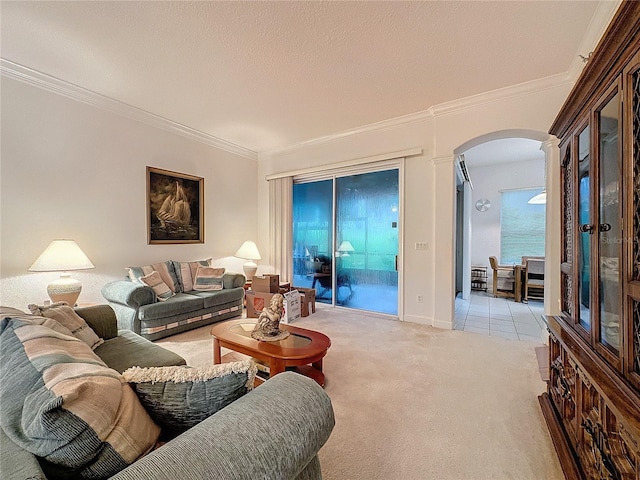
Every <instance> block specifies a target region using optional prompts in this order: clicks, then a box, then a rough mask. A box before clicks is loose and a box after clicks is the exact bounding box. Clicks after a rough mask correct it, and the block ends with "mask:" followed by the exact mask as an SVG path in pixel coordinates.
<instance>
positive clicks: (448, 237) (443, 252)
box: [431, 155, 456, 330]
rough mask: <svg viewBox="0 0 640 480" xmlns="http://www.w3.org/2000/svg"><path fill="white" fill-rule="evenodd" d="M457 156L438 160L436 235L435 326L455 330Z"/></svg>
mask: <svg viewBox="0 0 640 480" xmlns="http://www.w3.org/2000/svg"><path fill="white" fill-rule="evenodd" d="M454 160H455V156H454V155H451V156H444V157H436V158H434V159H433V160H432V161H433V165H434V169H435V182H434V192H433V194H434V205H435V222H434V232H433V249H432V251H431V258H432V259H433V271H434V272H435V276H436V278H437V281H436V282H434V295H433V298H434V306H433V307H434V308H433V326H434V327H437V328H444V329H449V330H452V329H453V318H454V313H455V293H456V288H455V255H456V252H455V240H454V239H455V227H456V214H455V212H456V177H455V175H456V174H455V163H454Z"/></svg>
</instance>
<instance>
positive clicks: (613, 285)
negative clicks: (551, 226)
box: [540, 1, 640, 480]
mask: <svg viewBox="0 0 640 480" xmlns="http://www.w3.org/2000/svg"><path fill="white" fill-rule="evenodd" d="M550 133H552V134H554V135H556V136H557V137H558V138H559V139H560V158H561V162H562V164H561V177H562V178H561V184H562V195H561V208H562V228H561V309H562V314H561V315H558V316H553V317H547V319H546V320H547V322H548V325H549V332H550V349H549V350H550V372H549V378H550V380H549V383H548V391H547V392H546V393H545V394H543V395H542V396H541V397H540V403H541V406H542V410H543V413H544V415H545V419H546V420H547V424H548V425H549V430H550V432H551V434H552V437H553V440H554V444H555V445H556V449H557V451H558V455H559V457H560V461H561V463H562V465H563V468H564V470H565V475H566V476H567V478H588V479H624V480H640V2H635V1H629V2H623V3H622V4H621V6H620V8H619V10H618V12H617V14H616V16H615V17H614V19H613V20H612V22H611V24H610V26H609V28H608V30H607V32H606V33H605V35H604V37H603V39H602V40H601V41H600V43H599V45H598V47H597V49H596V51H595V52H594V53H593V55H592V56H591V58H590V60H589V63H588V64H587V66H586V67H585V69H584V71H583V73H582V75H581V76H580V78H579V79H578V81H577V83H576V85H575V87H574V88H573V90H572V92H571V94H570V96H569V98H568V99H567V101H566V102H565V104H564V106H563V108H562V110H561V111H560V113H559V114H558V117H557V118H556V120H555V122H554V123H553V125H552V127H551V130H550Z"/></svg>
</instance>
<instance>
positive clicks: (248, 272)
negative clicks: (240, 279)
mask: <svg viewBox="0 0 640 480" xmlns="http://www.w3.org/2000/svg"><path fill="white" fill-rule="evenodd" d="M242 270H244V276H245V277H247V281H248V282H249V281H251V280H253V277H254V276H255V274H256V272H257V271H258V265H257V264H256V262H252V261H251V260H249V261H248V262H247V263H245V264H244V265H243V266H242Z"/></svg>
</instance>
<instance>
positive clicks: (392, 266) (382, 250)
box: [293, 169, 399, 315]
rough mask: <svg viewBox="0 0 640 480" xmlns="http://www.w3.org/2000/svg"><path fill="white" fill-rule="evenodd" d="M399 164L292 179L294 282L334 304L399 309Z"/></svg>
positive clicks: (395, 311) (390, 311)
mask: <svg viewBox="0 0 640 480" xmlns="http://www.w3.org/2000/svg"><path fill="white" fill-rule="evenodd" d="M398 192H399V175H398V169H391V170H384V171H378V172H371V173H360V174H356V175H346V176H334V177H333V178H332V179H331V180H322V181H314V182H308V183H297V184H294V189H293V222H294V225H293V240H294V252H293V256H294V285H295V286H306V287H310V288H315V290H316V299H317V301H320V302H325V303H330V304H334V305H339V306H344V307H349V308H355V309H361V310H368V311H374V312H380V313H386V314H391V315H397V314H398V270H397V261H398V260H397V259H398V241H399V238H398V221H399V193H398Z"/></svg>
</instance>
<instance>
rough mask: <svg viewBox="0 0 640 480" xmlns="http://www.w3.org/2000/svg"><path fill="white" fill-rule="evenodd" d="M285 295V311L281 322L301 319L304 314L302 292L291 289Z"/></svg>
mask: <svg viewBox="0 0 640 480" xmlns="http://www.w3.org/2000/svg"><path fill="white" fill-rule="evenodd" d="M283 297H284V313H283V314H282V319H281V320H280V322H281V323H291V322H295V321H296V320H299V319H300V317H301V316H302V314H301V312H300V293H299V292H298V291H297V290H291V291H290V292H287V293H285V294H284V295H283Z"/></svg>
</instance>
